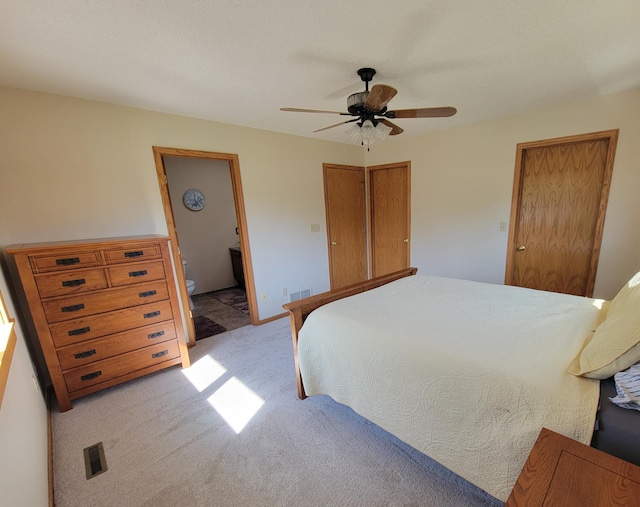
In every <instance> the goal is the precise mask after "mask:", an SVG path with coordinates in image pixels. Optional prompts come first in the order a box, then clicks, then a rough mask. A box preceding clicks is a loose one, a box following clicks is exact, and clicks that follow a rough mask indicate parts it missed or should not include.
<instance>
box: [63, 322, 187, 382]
mask: <svg viewBox="0 0 640 507" xmlns="http://www.w3.org/2000/svg"><path fill="white" fill-rule="evenodd" d="M175 339H176V328H175V325H174V323H173V321H167V322H160V323H158V324H154V325H152V326H145V327H141V328H138V329H134V330H132V331H125V332H124V333H118V334H115V335H109V336H106V337H104V338H97V339H96V340H89V341H86V342H82V343H76V344H74V345H68V346H67V347H62V348H60V349H58V350H57V353H58V359H59V361H60V366H61V367H62V369H63V370H69V369H71V368H76V367H78V366H83V365H85V364H89V363H93V362H95V361H101V360H102V359H107V358H109V357H112V356H117V355H119V354H124V353H125V352H131V351H132V350H136V349H141V348H144V347H148V346H149V345H155V344H156V343H161V342H165V341H167V340H175Z"/></svg>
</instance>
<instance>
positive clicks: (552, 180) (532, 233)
mask: <svg viewBox="0 0 640 507" xmlns="http://www.w3.org/2000/svg"><path fill="white" fill-rule="evenodd" d="M617 137H618V131H617V130H612V131H607V132H596V133H593V134H585V135H579V136H571V137H564V138H558V139H550V140H546V141H538V142H533V143H522V144H518V146H517V151H516V168H515V177H514V189H513V200H512V207H511V224H510V228H509V242H508V251H507V266H506V273H505V283H506V284H509V285H518V286H522V287H529V288H534V289H542V290H548V291H553V292H562V293H566V294H575V295H580V296H591V295H592V294H593V286H594V283H595V276H596V269H597V266H598V258H599V254H600V243H601V240H602V230H603V227H604V217H605V211H606V207H607V200H608V196H609V186H610V181H611V172H612V168H613V160H614V156H615V148H616V143H617Z"/></svg>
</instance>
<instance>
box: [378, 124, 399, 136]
mask: <svg viewBox="0 0 640 507" xmlns="http://www.w3.org/2000/svg"><path fill="white" fill-rule="evenodd" d="M380 121H381V122H382V123H384V124H385V125H386V126H387V127H389V128H391V132H389V135H390V136H397V135H398V134H402V133H403V132H404V129H401V128H400V127H398V126H397V125H396V124H395V123H391V122H390V121H389V120H380Z"/></svg>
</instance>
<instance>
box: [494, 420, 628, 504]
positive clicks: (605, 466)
mask: <svg viewBox="0 0 640 507" xmlns="http://www.w3.org/2000/svg"><path fill="white" fill-rule="evenodd" d="M505 505H506V506H507V507H516V506H523V507H525V506H526V507H537V506H543V505H544V506H556V505H557V506H562V507H604V506H609V505H611V506H614V505H616V506H617V505H628V506H634V507H637V506H640V467H638V466H636V465H634V464H632V463H629V462H627V461H624V460H621V459H619V458H616V457H614V456H611V455H610V454H606V453H604V452H602V451H600V450H598V449H594V448H593V447H589V446H587V445H584V444H581V443H580V442H576V441H575V440H571V439H570V438H567V437H565V436H563V435H560V434H558V433H555V432H553V431H551V430H548V429H546V428H543V429H542V431H541V432H540V435H539V436H538V440H537V441H536V443H535V445H534V446H533V449H532V450H531V454H529V458H528V459H527V462H526V463H525V465H524V468H523V469H522V472H521V473H520V476H519V477H518V481H517V482H516V485H515V486H514V488H513V490H512V491H511V495H510V496H509V498H508V499H507V503H506V504H505Z"/></svg>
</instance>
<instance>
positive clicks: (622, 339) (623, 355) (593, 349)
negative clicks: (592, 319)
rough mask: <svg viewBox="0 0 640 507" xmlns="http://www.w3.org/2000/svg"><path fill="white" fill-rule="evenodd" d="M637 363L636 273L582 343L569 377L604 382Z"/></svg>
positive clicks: (639, 279)
mask: <svg viewBox="0 0 640 507" xmlns="http://www.w3.org/2000/svg"><path fill="white" fill-rule="evenodd" d="M638 361H640V272H639V273H637V274H636V275H635V276H634V277H633V278H632V279H631V280H629V283H627V284H626V285H625V286H624V287H622V289H620V292H618V294H617V295H616V297H615V298H613V300H612V301H611V305H610V306H609V311H608V313H607V318H606V319H605V321H604V322H603V323H602V324H600V325H599V326H598V327H597V328H596V330H595V332H594V334H593V336H592V337H591V340H589V341H587V342H586V343H585V346H584V347H583V349H582V351H581V352H580V354H578V357H576V358H575V360H574V361H573V363H572V364H571V366H570V367H569V373H572V374H573V375H581V376H584V377H589V378H595V379H605V378H609V377H612V376H613V375H615V374H616V373H618V372H619V371H622V370H626V369H627V368H629V367H630V366H631V365H632V364H635V363H637V362H638Z"/></svg>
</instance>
